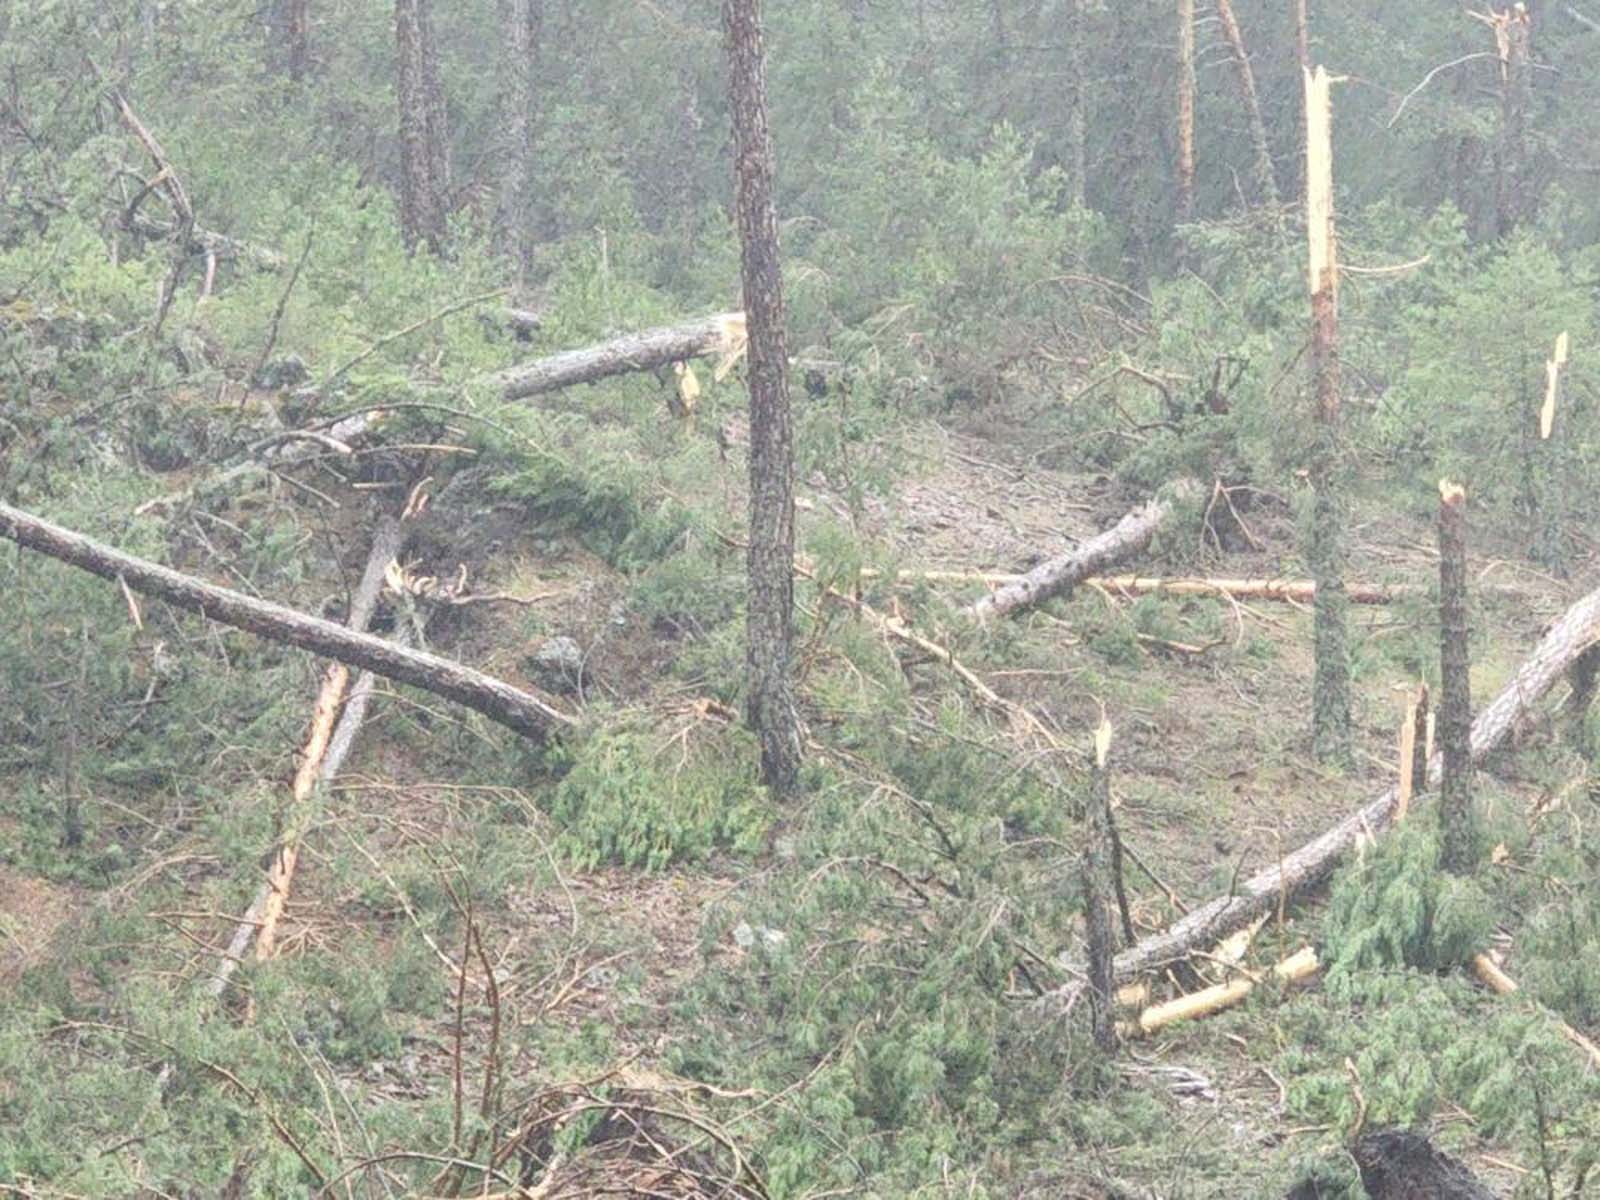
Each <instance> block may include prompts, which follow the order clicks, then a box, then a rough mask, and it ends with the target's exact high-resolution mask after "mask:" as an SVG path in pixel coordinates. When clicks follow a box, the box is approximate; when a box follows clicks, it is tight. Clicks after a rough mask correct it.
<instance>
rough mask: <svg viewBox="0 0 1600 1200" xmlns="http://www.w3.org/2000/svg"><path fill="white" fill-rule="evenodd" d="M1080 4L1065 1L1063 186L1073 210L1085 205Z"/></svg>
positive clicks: (1086, 155)
mask: <svg viewBox="0 0 1600 1200" xmlns="http://www.w3.org/2000/svg"><path fill="white" fill-rule="evenodd" d="M1083 18H1084V14H1083V0H1067V105H1068V108H1067V172H1068V175H1067V186H1068V187H1069V188H1070V189H1071V191H1070V192H1069V193H1068V198H1069V199H1070V200H1071V201H1072V204H1073V206H1074V207H1075V208H1085V207H1087V206H1088V203H1089V186H1088V185H1089V151H1088V142H1089V114H1088V111H1087V107H1086V106H1087V104H1088V100H1089V89H1088V87H1087V86H1085V83H1084V78H1083V72H1084V58H1083V38H1084V27H1083V26H1084V19H1083Z"/></svg>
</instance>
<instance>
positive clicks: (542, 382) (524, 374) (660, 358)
mask: <svg viewBox="0 0 1600 1200" xmlns="http://www.w3.org/2000/svg"><path fill="white" fill-rule="evenodd" d="M743 345H744V314H743V313H739V312H733V313H718V314H717V315H716V316H714V317H702V318H700V319H699V320H697V321H689V322H686V323H685V324H682V325H668V326H665V327H663V328H660V329H646V330H644V331H643V332H640V333H630V334H627V335H625V336H623V337H619V338H615V339H613V340H612V341H609V342H602V343H600V344H599V345H598V346H586V347H584V348H583V349H581V350H566V351H563V352H562V353H560V354H552V355H550V356H549V357H548V358H540V359H536V360H534V361H533V362H530V363H524V364H522V365H521V366H516V367H509V368H507V369H506V370H504V371H496V372H494V373H493V374H491V375H488V376H485V378H484V382H486V383H489V384H491V385H493V386H494V387H496V388H498V389H499V391H500V394H501V395H502V396H503V397H504V398H505V399H507V400H526V399H527V398H528V397H530V396H539V395H543V394H544V393H545V392H555V391H560V390H561V389H562V388H566V387H572V386H573V385H574V384H579V383H593V382H595V380H597V379H605V378H608V377H609V376H612V375H625V374H627V373H628V372H630V371H650V370H654V369H655V368H657V367H664V366H666V365H667V364H669V363H675V362H684V361H687V360H688V359H691V358H700V357H702V356H703V355H707V354H721V355H723V356H725V357H733V356H735V355H737V354H738V353H739V351H740V349H741V348H742V347H743Z"/></svg>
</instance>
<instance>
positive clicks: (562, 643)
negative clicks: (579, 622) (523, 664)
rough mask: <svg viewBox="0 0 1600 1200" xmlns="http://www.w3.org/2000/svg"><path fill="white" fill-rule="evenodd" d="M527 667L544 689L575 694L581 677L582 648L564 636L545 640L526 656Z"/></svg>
mask: <svg viewBox="0 0 1600 1200" xmlns="http://www.w3.org/2000/svg"><path fill="white" fill-rule="evenodd" d="M528 666H529V668H530V669H531V670H532V671H533V673H534V675H535V676H537V677H538V680H539V682H540V683H542V684H543V685H544V686H545V687H547V688H549V689H551V690H552V691H557V692H575V691H577V690H578V681H579V680H580V679H581V678H582V676H583V647H582V646H580V645H578V643H577V642H576V641H574V640H573V639H572V638H569V637H566V636H564V635H562V636H558V637H553V638H546V639H545V643H544V645H542V646H540V647H539V648H538V649H537V650H535V651H534V652H533V653H532V654H530V655H529V656H528Z"/></svg>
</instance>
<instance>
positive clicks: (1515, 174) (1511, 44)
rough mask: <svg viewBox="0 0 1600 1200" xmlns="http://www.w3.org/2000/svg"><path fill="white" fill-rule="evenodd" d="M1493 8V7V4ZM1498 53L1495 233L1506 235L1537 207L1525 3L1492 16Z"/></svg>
mask: <svg viewBox="0 0 1600 1200" xmlns="http://www.w3.org/2000/svg"><path fill="white" fill-rule="evenodd" d="M1490 11H1491V12H1493V11H1494V10H1493V9H1492V8H1491V10H1490ZM1491 23H1492V27H1493V29H1494V33H1495V43H1496V48H1497V49H1498V50H1499V53H1500V88H1501V92H1500V144H1499V146H1498V150H1497V154H1496V158H1497V162H1496V170H1495V206H1494V208H1495V235H1496V236H1497V237H1505V236H1507V235H1508V234H1510V233H1511V231H1512V230H1514V229H1515V228H1516V227H1517V226H1518V225H1519V224H1520V223H1521V222H1522V221H1523V220H1525V219H1526V218H1527V217H1529V216H1531V215H1532V213H1533V208H1534V202H1533V197H1532V195H1531V194H1530V193H1531V190H1532V187H1533V181H1532V179H1531V178H1530V177H1529V173H1528V118H1529V115H1530V114H1531V112H1532V110H1533V63H1532V50H1533V19H1532V17H1530V16H1529V14H1528V10H1527V9H1526V8H1525V7H1524V6H1523V5H1521V4H1518V5H1514V6H1513V7H1511V8H1510V9H1508V10H1507V11H1506V12H1504V13H1498V14H1496V15H1495V16H1494V17H1493V18H1492V22H1491Z"/></svg>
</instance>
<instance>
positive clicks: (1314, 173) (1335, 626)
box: [1302, 67, 1350, 763]
mask: <svg viewBox="0 0 1600 1200" xmlns="http://www.w3.org/2000/svg"><path fill="white" fill-rule="evenodd" d="M1302 75H1303V77H1304V80H1305V89H1304V94H1305V113H1306V230H1307V240H1308V246H1309V256H1308V258H1309V274H1308V286H1309V288H1310V291H1311V382H1312V391H1313V393H1314V402H1315V412H1314V426H1315V435H1314V440H1313V443H1312V449H1311V461H1310V464H1309V466H1310V476H1311V487H1312V491H1313V493H1314V495H1313V498H1312V509H1311V537H1310V539H1309V541H1310V551H1309V555H1308V557H1309V558H1310V560H1311V561H1310V566H1311V577H1312V581H1313V582H1314V583H1315V584H1316V587H1317V590H1316V600H1315V603H1314V607H1313V617H1312V628H1313V639H1314V642H1315V657H1316V673H1315V679H1314V681H1313V684H1312V693H1311V710H1312V717H1311V742H1312V749H1313V751H1314V753H1315V754H1316V756H1317V758H1318V759H1320V760H1321V761H1323V762H1335V763H1347V762H1349V760H1350V650H1349V643H1348V637H1347V633H1346V626H1347V618H1348V610H1349V607H1350V598H1349V596H1348V595H1347V594H1346V592H1345V584H1344V523H1345V515H1344V487H1343V480H1342V478H1341V475H1342V471H1341V467H1340V459H1341V454H1340V443H1339V407H1340V396H1339V263H1338V254H1337V250H1336V238H1335V232H1334V218H1333V137H1332V110H1331V106H1330V103H1329V99H1328V74H1327V72H1326V71H1324V70H1322V69H1321V68H1320V67H1319V68H1318V69H1317V70H1316V71H1315V72H1311V71H1304V72H1302Z"/></svg>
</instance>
